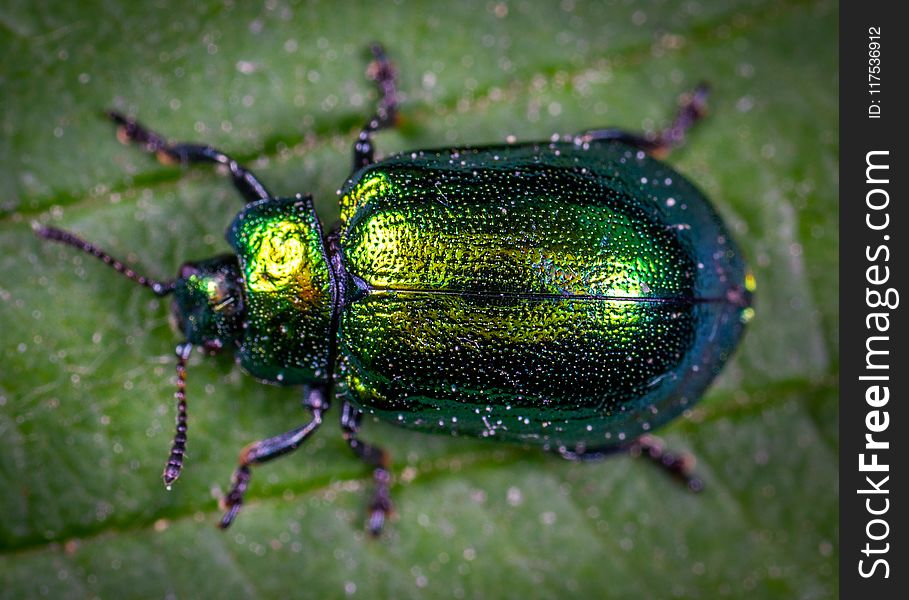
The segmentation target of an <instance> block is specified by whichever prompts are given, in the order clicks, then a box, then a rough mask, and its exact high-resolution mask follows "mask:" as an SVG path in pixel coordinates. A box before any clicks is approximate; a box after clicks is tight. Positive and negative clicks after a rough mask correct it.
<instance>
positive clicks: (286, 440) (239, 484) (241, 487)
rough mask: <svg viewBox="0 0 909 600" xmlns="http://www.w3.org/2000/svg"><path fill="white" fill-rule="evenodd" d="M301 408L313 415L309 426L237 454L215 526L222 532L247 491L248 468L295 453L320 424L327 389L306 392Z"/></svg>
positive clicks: (326, 400)
mask: <svg viewBox="0 0 909 600" xmlns="http://www.w3.org/2000/svg"><path fill="white" fill-rule="evenodd" d="M303 406H304V407H305V408H306V409H307V410H308V411H309V412H310V413H312V420H311V421H310V422H309V423H307V424H305V425H301V426H300V427H297V428H296V429H292V430H290V431H288V432H287V433H282V434H281V435H276V436H275V437H271V438H268V439H266V440H259V441H258V442H253V443H252V444H250V445H248V446H246V447H245V448H244V449H243V450H242V451H241V452H240V466H239V467H237V470H236V471H234V477H233V485H231V488H230V491H229V492H227V495H226V496H224V498H223V499H222V501H221V504H222V508H223V509H224V511H225V512H224V516H223V517H221V522H220V523H219V524H218V526H219V527H220V528H221V529H226V528H228V527H230V524H231V523H233V521H234V519H235V518H236V516H237V513H238V512H240V508H241V507H242V506H243V494H244V493H246V488H247V487H249V479H250V476H251V473H250V467H252V465H257V464H261V463H264V462H268V461H270V460H272V459H273V458H278V457H279V456H282V455H284V454H287V453H288V452H292V451H294V450H296V449H297V448H299V447H300V444H302V443H303V442H304V441H305V440H306V438H308V437H309V436H310V435H312V433H313V432H314V431H315V430H316V429H318V428H319V425H321V424H322V414H323V413H324V412H325V411H326V410H328V407H329V404H328V394H327V393H326V388H325V387H323V386H313V387H310V388H308V389H307V390H306V392H305V395H304V398H303Z"/></svg>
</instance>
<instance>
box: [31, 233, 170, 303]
mask: <svg viewBox="0 0 909 600" xmlns="http://www.w3.org/2000/svg"><path fill="white" fill-rule="evenodd" d="M34 230H35V235H37V236H38V237H41V238H44V239H46V240H51V241H52V242H60V243H61V244H67V245H68V246H72V247H73V248H76V249H78V250H81V251H82V252H85V253H86V254H91V255H92V256H94V257H95V258H97V259H98V260H100V261H101V262H103V263H104V264H106V265H108V266H109V267H112V268H113V269H114V270H115V271H116V272H117V273H120V274H121V275H125V276H126V277H128V278H129V279H131V280H132V281H135V282H136V283H138V284H139V285H142V286H145V287H147V288H149V289H150V290H151V291H153V292H154V293H155V295H157V296H166V295H168V294H170V293H171V292H173V291H174V282H173V281H158V280H155V279H149V278H148V277H145V276H144V275H139V274H138V273H136V272H135V271H133V270H132V269H131V268H129V267H128V266H126V265H125V264H123V263H122V262H120V261H119V260H117V259H116V258H114V257H113V256H111V255H110V254H108V253H107V252H105V251H104V250H102V249H100V248H98V247H97V246H95V245H94V244H92V243H91V242H86V241H85V240H83V239H82V238H80V237H79V236H77V235H75V234H72V233H70V232H68V231H64V230H63V229H57V228H56V227H49V226H47V225H35V226H34Z"/></svg>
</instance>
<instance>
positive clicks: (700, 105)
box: [574, 83, 710, 157]
mask: <svg viewBox="0 0 909 600" xmlns="http://www.w3.org/2000/svg"><path fill="white" fill-rule="evenodd" d="M709 91H710V90H709V88H708V87H707V84H705V83H701V84H700V85H698V86H697V87H696V88H695V89H694V90H692V91H691V92H689V93H687V94H685V95H684V96H682V98H681V101H680V102H679V109H678V112H676V115H675V118H674V119H673V120H672V123H671V124H670V125H669V127H666V128H665V129H663V130H662V131H660V132H659V133H656V134H650V135H647V134H643V133H633V132H629V131H625V130H622V129H593V130H590V131H585V132H584V133H582V134H581V135H578V136H575V138H574V141H575V143H576V144H589V143H591V142H598V141H617V142H623V143H625V144H628V145H630V146H634V147H636V148H640V149H641V150H644V151H646V152H649V153H651V154H654V155H656V156H657V157H662V156H665V155H666V154H669V151H670V150H672V149H673V148H676V147H678V146H681V145H682V143H683V142H684V141H685V134H686V133H687V132H688V130H689V129H691V128H692V126H694V124H695V123H696V122H698V121H699V120H700V119H701V118H702V117H703V116H704V115H705V114H706V112H707V94H708V93H709Z"/></svg>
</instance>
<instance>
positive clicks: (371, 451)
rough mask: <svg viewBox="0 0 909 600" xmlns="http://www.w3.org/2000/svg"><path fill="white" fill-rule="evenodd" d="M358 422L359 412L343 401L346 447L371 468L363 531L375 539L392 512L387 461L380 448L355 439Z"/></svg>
mask: <svg viewBox="0 0 909 600" xmlns="http://www.w3.org/2000/svg"><path fill="white" fill-rule="evenodd" d="M362 418H363V412H362V411H360V409H358V408H356V407H354V406H353V405H351V404H349V403H348V402H346V401H345V402H344V404H342V405H341V430H342V431H343V434H344V439H345V440H346V441H347V445H349V446H350V449H351V450H353V451H354V454H356V455H357V457H358V458H360V459H361V460H362V461H363V462H365V463H366V464H367V465H369V466H371V467H373V479H374V480H375V489H374V490H373V493H372V500H370V502H369V507H368V508H369V520H368V522H367V527H368V529H369V533H371V534H372V535H374V536H377V535H379V534H380V533H382V527H383V526H384V525H385V520H386V518H387V517H388V515H390V514H391V513H392V511H393V508H392V504H391V495H390V494H389V493H388V486H389V484H390V483H391V471H390V467H391V457H390V456H389V455H388V452H386V451H385V450H383V449H382V448H379V447H378V446H373V445H371V444H367V443H366V442H364V441H363V440H361V439H360V438H358V437H357V433H358V432H359V431H360V420H361V419H362Z"/></svg>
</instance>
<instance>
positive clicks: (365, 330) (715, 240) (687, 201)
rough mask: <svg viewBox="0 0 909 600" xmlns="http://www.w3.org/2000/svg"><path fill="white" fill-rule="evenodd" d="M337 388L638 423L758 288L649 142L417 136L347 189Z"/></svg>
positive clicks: (438, 416) (471, 411)
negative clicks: (453, 145) (471, 143)
mask: <svg viewBox="0 0 909 600" xmlns="http://www.w3.org/2000/svg"><path fill="white" fill-rule="evenodd" d="M341 196H342V201H341V222H340V228H339V233H338V235H339V244H338V247H339V248H340V250H339V252H340V253H341V263H342V265H343V271H344V273H343V276H344V277H346V278H347V282H346V285H345V289H346V290H347V293H346V297H345V298H344V300H343V305H342V309H341V311H340V317H339V323H338V331H337V344H338V346H337V362H336V366H335V378H336V384H337V386H338V395H339V397H341V398H346V399H347V400H349V401H350V402H351V403H353V404H354V405H355V406H357V407H359V408H361V409H362V410H364V411H366V412H367V413H371V414H374V415H376V416H378V417H379V418H381V419H384V420H388V421H391V422H393V423H396V424H398V425H402V426H405V427H410V428H415V429H419V430H423V431H445V432H453V433H456V434H462V435H470V436H480V437H494V438H499V439H506V440H512V441H521V442H530V443H537V444H540V445H543V446H546V447H568V448H584V447H586V448H591V447H608V446H611V445H618V444H621V443H622V442H623V441H630V440H631V439H633V438H634V437H636V436H638V435H640V434H642V433H645V432H647V431H649V430H651V429H653V428H655V427H657V426H658V425H660V424H662V423H665V422H666V421H668V420H670V419H672V418H674V417H675V416H677V415H678V414H680V413H681V412H682V411H683V410H685V409H686V408H687V407H689V406H691V404H693V403H694V402H695V401H697V400H698V398H699V397H700V396H701V394H702V393H703V392H704V390H705V388H706V387H707V385H708V384H709V383H710V381H711V380H712V379H713V378H714V377H715V375H716V374H717V373H718V372H719V371H720V369H721V367H722V366H723V364H724V363H725V361H726V360H727V358H728V357H729V356H730V354H731V353H732V351H733V350H734V348H735V346H736V344H737V342H738V340H739V338H740V336H741V334H742V330H743V324H744V321H745V320H746V319H747V316H748V314H749V313H748V311H750V309H749V308H748V305H749V301H750V292H748V291H746V287H747V286H746V269H745V265H744V263H743V261H742V258H741V254H740V252H739V250H738V248H737V247H736V246H735V244H734V243H733V241H732V238H731V236H730V235H729V233H728V232H727V231H726V229H725V227H724V225H723V223H722V221H721V220H720V218H719V217H718V216H717V214H716V213H715V211H714V210H713V208H712V207H711V206H710V204H709V202H708V201H707V200H706V198H705V197H704V196H703V195H702V194H701V193H700V192H699V191H698V190H697V189H696V188H695V187H694V186H693V185H692V184H691V183H689V182H688V181H687V180H686V179H685V178H684V177H682V176H681V175H679V174H678V173H677V172H675V171H674V170H672V169H671V168H670V167H668V166H666V165H665V164H663V163H661V162H659V161H657V160H654V159H652V158H650V157H649V156H647V155H646V154H645V153H644V152H641V151H639V150H636V149H634V148H630V147H628V146H625V145H623V144H620V143H616V142H603V143H595V144H592V145H590V146H580V145H576V144H574V143H571V142H556V143H551V144H525V145H512V146H497V147H485V148H474V149H463V150H441V151H427V152H414V153H409V154H403V155H398V156H394V157H391V158H388V159H386V160H384V161H381V162H379V163H376V164H373V165H370V166H368V167H366V168H364V169H361V170H360V171H359V172H357V173H355V174H354V175H353V176H352V177H351V178H350V179H349V180H348V182H347V183H346V184H345V186H344V187H343V189H342V190H341Z"/></svg>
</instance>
